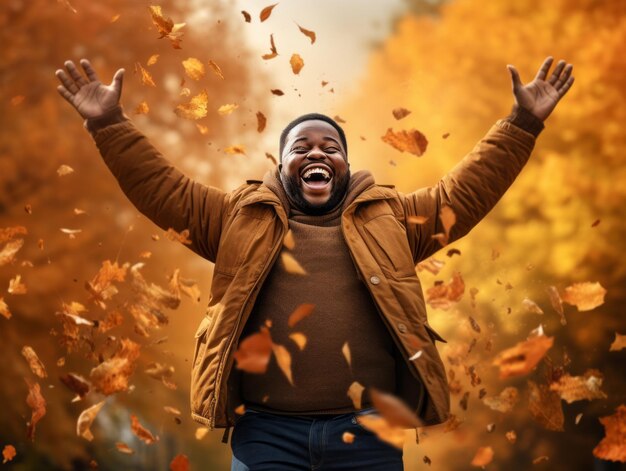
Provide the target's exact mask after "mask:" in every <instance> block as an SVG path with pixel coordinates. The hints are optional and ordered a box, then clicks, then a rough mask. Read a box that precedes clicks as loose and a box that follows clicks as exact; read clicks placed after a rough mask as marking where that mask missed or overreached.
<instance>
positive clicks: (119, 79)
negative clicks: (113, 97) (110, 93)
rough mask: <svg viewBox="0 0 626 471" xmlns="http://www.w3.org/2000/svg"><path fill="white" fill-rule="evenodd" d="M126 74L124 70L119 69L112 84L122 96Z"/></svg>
mask: <svg viewBox="0 0 626 471" xmlns="http://www.w3.org/2000/svg"><path fill="white" fill-rule="evenodd" d="M124 72H125V70H124V69H118V70H117V72H115V75H114V76H113V82H111V83H112V85H113V88H114V89H115V90H117V91H118V92H119V93H120V94H121V93H122V85H123V83H124Z"/></svg>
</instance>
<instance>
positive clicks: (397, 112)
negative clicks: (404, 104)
mask: <svg viewBox="0 0 626 471" xmlns="http://www.w3.org/2000/svg"><path fill="white" fill-rule="evenodd" d="M392 113H393V117H394V118H396V119H398V120H399V119H402V118H405V117H407V116H408V115H410V114H411V112H410V111H409V110H407V109H406V108H394V109H393V111H392Z"/></svg>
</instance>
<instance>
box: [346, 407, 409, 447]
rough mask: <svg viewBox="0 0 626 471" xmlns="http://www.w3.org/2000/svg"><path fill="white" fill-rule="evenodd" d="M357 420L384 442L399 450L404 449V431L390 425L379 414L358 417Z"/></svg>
mask: <svg viewBox="0 0 626 471" xmlns="http://www.w3.org/2000/svg"><path fill="white" fill-rule="evenodd" d="M356 419H357V421H358V422H359V424H361V425H362V426H363V427H365V428H366V429H368V430H370V431H371V432H374V433H375V434H376V435H377V436H378V438H380V439H381V440H382V441H384V442H387V443H389V444H390V445H392V446H394V447H396V448H398V449H402V448H403V447H404V440H405V438H406V434H405V433H404V429H402V428H400V427H395V426H393V425H391V424H389V422H387V420H385V418H384V417H381V416H379V415H378V414H366V415H358V416H357V418H356Z"/></svg>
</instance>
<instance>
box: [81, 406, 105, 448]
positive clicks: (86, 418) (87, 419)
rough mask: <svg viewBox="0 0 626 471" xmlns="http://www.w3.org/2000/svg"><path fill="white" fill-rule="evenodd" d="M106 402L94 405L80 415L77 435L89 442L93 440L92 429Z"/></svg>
mask: <svg viewBox="0 0 626 471" xmlns="http://www.w3.org/2000/svg"><path fill="white" fill-rule="evenodd" d="M105 402H106V401H102V402H99V403H97V404H94V405H93V406H91V407H89V408H88V409H85V410H84V411H82V412H81V413H80V416H79V417H78V421H77V422H76V435H78V436H80V437H83V438H85V439H86V440H87V441H92V440H93V434H92V433H91V429H90V427H91V424H92V423H93V421H94V419H95V418H96V416H97V415H98V412H100V409H102V406H104V403H105Z"/></svg>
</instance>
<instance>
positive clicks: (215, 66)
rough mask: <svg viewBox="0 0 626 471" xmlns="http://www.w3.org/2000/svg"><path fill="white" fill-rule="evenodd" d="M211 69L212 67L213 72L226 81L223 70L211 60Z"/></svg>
mask: <svg viewBox="0 0 626 471" xmlns="http://www.w3.org/2000/svg"><path fill="white" fill-rule="evenodd" d="M209 67H211V69H212V70H213V72H214V73H215V75H217V76H218V77H219V78H221V79H222V80H224V74H222V69H220V66H219V65H217V64H216V63H215V62H213V61H211V60H210V61H209Z"/></svg>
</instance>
